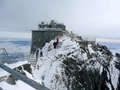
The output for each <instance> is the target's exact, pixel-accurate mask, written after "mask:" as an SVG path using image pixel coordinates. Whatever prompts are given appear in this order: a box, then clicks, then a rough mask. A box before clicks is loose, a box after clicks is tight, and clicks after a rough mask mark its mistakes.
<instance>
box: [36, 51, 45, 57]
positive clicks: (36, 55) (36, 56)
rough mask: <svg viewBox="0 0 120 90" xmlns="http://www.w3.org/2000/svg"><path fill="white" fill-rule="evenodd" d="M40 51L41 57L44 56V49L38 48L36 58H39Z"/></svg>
mask: <svg viewBox="0 0 120 90" xmlns="http://www.w3.org/2000/svg"><path fill="white" fill-rule="evenodd" d="M39 52H40V57H42V56H43V52H42V49H40V50H39V49H37V50H36V59H38V55H39Z"/></svg>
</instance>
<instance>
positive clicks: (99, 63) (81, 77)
mask: <svg viewBox="0 0 120 90" xmlns="http://www.w3.org/2000/svg"><path fill="white" fill-rule="evenodd" d="M53 42H54V40H51V41H50V42H49V43H46V45H45V46H44V47H43V49H42V50H43V57H39V59H38V61H37V65H36V68H33V76H34V78H35V79H36V80H38V82H39V83H41V84H42V85H44V86H46V87H48V88H50V89H51V90H113V89H116V88H117V82H118V77H119V70H118V69H116V68H115V64H114V62H115V60H116V59H115V58H114V57H113V55H112V53H111V52H110V51H109V50H108V48H107V47H106V46H102V45H99V44H97V43H91V42H86V41H83V40H76V39H74V38H71V37H69V36H63V37H61V38H60V42H59V44H58V47H57V48H56V49H54V48H53ZM116 80H117V81H116Z"/></svg>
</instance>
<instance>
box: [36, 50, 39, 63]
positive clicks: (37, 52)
mask: <svg viewBox="0 0 120 90" xmlns="http://www.w3.org/2000/svg"><path fill="white" fill-rule="evenodd" d="M38 54H39V50H38V49H37V51H36V61H37V60H38Z"/></svg>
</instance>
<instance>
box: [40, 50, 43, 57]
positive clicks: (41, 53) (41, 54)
mask: <svg viewBox="0 0 120 90" xmlns="http://www.w3.org/2000/svg"><path fill="white" fill-rule="evenodd" d="M42 56H43V52H42V49H40V57H42Z"/></svg>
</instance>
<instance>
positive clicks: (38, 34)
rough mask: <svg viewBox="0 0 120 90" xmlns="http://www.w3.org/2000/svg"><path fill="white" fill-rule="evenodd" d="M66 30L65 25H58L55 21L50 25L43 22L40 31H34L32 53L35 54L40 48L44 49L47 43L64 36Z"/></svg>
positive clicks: (39, 27) (39, 26)
mask: <svg viewBox="0 0 120 90" xmlns="http://www.w3.org/2000/svg"><path fill="white" fill-rule="evenodd" d="M65 30H66V26H65V25H64V24H60V23H56V22H55V21H54V20H51V22H50V23H44V22H41V24H39V25H38V30H32V45H31V53H34V52H35V51H36V49H38V48H42V47H43V46H44V45H45V43H46V42H49V41H51V40H52V39H55V38H56V37H58V36H62V35H63V33H64V32H65Z"/></svg>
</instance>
